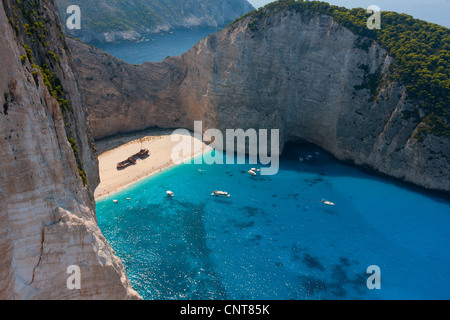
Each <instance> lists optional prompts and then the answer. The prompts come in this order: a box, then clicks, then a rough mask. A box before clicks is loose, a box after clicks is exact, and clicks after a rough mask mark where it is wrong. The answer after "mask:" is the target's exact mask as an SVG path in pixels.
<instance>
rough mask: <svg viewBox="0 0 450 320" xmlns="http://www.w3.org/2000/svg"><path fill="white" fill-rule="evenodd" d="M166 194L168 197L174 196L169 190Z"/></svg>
mask: <svg viewBox="0 0 450 320" xmlns="http://www.w3.org/2000/svg"><path fill="white" fill-rule="evenodd" d="M166 194H167V195H168V196H169V197H173V196H175V194H174V193H173V192H172V191H170V190H168V191H167V192H166Z"/></svg>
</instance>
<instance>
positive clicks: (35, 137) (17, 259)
mask: <svg viewBox="0 0 450 320" xmlns="http://www.w3.org/2000/svg"><path fill="white" fill-rule="evenodd" d="M0 33H1V36H0V91H1V96H0V106H1V108H0V150H1V161H0V257H1V260H0V299H133V298H139V296H138V294H137V293H136V292H134V291H133V290H132V289H131V285H130V282H129V280H128V278H127V276H126V274H125V270H124V268H123V265H122V263H121V261H120V260H119V259H118V258H117V257H116V256H115V255H114V252H113V250H112V248H111V247H110V245H109V244H108V242H107V240H106V239H105V238H104V237H103V235H102V233H101V231H100V230H99V228H98V226H97V220H96V216H95V202H94V199H93V190H94V189H95V187H96V186H97V185H98V181H99V178H98V164H97V160H96V155H95V149H94V144H93V140H92V138H91V131H90V127H89V124H88V122H87V121H86V116H85V111H84V110H83V98H82V96H81V94H80V92H79V89H78V84H77V80H76V77H75V74H74V72H73V69H72V62H71V58H70V52H69V51H68V47H67V44H66V43H65V39H64V36H63V34H62V32H61V29H60V27H59V16H58V14H57V10H56V8H55V7H54V5H53V1H39V2H38V1H36V2H32V1H27V2H24V1H22V2H19V1H13V0H2V2H1V3H0ZM71 265H76V266H78V267H79V268H80V271H81V289H80V290H69V289H68V287H67V279H68V278H69V276H70V274H67V273H66V272H67V269H68V267H69V266H71Z"/></svg>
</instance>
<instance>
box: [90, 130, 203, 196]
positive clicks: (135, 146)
mask: <svg viewBox="0 0 450 320" xmlns="http://www.w3.org/2000/svg"><path fill="white" fill-rule="evenodd" d="M172 132H173V130H161V129H148V130H144V131H139V132H134V133H127V134H121V135H116V136H113V137H110V138H106V139H102V140H99V141H96V146H97V151H98V154H99V156H98V161H99V169H100V185H99V186H98V187H97V189H96V190H95V193H94V196H95V199H100V198H102V197H105V196H108V195H111V194H113V193H115V192H117V191H120V190H122V189H124V188H126V187H128V186H130V185H131V184H133V183H136V182H137V181H139V180H141V179H143V178H146V177H148V176H150V175H152V174H155V173H157V172H160V171H162V170H164V169H166V168H169V167H171V166H174V165H177V164H179V163H181V162H182V161H181V160H183V159H190V158H192V157H194V156H197V155H199V154H201V153H202V152H205V151H208V150H211V148H210V147H209V146H208V145H207V144H206V143H204V142H202V141H200V140H197V139H195V138H194V137H188V138H186V140H184V141H186V142H188V141H190V144H191V147H192V148H191V150H192V151H191V152H190V154H189V155H188V154H185V155H184V156H183V157H180V159H181V160H180V161H177V162H176V163H174V162H173V161H172V150H173V149H174V147H175V146H177V145H179V143H180V142H179V141H175V142H174V141H172V139H171V138H172ZM141 149H148V150H149V151H150V156H149V157H148V158H146V159H138V160H137V162H136V164H135V165H132V166H130V167H128V168H126V169H123V170H117V163H119V162H121V161H124V160H126V159H127V158H128V157H131V156H132V155H134V154H135V153H137V152H139V150H141Z"/></svg>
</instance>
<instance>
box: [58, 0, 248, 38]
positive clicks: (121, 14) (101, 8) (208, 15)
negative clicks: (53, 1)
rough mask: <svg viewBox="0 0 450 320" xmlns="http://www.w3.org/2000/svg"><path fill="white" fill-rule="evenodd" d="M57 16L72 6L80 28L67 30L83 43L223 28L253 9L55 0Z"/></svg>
mask: <svg viewBox="0 0 450 320" xmlns="http://www.w3.org/2000/svg"><path fill="white" fill-rule="evenodd" d="M57 3H58V6H59V7H60V11H61V16H62V17H69V14H66V10H67V8H68V7H69V6H70V5H73V4H76V5H78V6H79V7H80V9H81V14H82V29H81V30H67V32H68V33H69V34H71V35H72V36H74V37H76V38H79V39H81V40H83V41H85V42H114V41H121V40H138V39H140V38H141V37H142V36H143V35H145V34H151V33H158V32H162V31H169V30H173V29H180V28H195V27H218V26H224V25H226V24H228V23H229V22H231V21H232V20H234V19H235V18H237V17H240V16H242V15H243V14H245V13H247V12H248V11H250V10H252V9H253V7H252V5H251V4H250V3H248V2H247V0H170V1H165V0H130V1H119V0H108V1H105V0H99V1H95V2H93V1H89V0H79V1H77V3H73V1H71V0H57Z"/></svg>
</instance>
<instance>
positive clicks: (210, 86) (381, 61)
mask: <svg viewBox="0 0 450 320" xmlns="http://www.w3.org/2000/svg"><path fill="white" fill-rule="evenodd" d="M250 29H251V27H249V18H246V19H242V20H241V21H240V22H238V23H235V24H233V25H232V26H230V27H228V28H226V29H224V30H222V31H219V32H217V33H215V34H214V35H212V36H210V37H208V38H206V39H203V40H201V41H200V42H199V43H198V44H197V45H195V46H194V47H193V48H192V49H191V50H190V51H189V52H187V53H186V54H184V55H182V56H181V57H172V58H168V59H166V60H164V61H163V62H161V63H145V64H143V65H141V66H131V65H128V64H126V63H124V62H122V61H120V60H118V59H115V58H113V57H112V56H110V55H108V54H106V53H104V52H102V51H101V50H99V49H96V48H92V47H87V46H85V45H83V44H81V43H80V42H76V41H70V46H71V47H72V48H73V51H74V56H75V65H76V68H77V69H78V71H79V73H80V79H81V80H80V85H81V87H82V88H83V90H84V91H86V93H87V94H86V99H87V106H88V113H89V118H90V121H91V124H92V128H93V132H94V137H95V138H96V139H97V138H101V137H104V136H107V135H111V134H114V133H117V132H126V131H133V130H137V129H143V128H145V127H149V126H160V127H164V128H168V127H173V128H177V127H185V128H188V129H193V122H194V120H202V121H203V123H204V127H203V129H204V130H206V129H208V128H218V129H222V130H223V129H227V128H232V129H237V128H242V129H248V128H254V129H261V128H262V129H265V128H267V129H279V130H280V133H281V140H282V141H281V145H283V143H284V142H286V141H288V140H291V139H301V140H305V141H308V142H311V143H314V144H316V145H318V146H320V147H322V148H323V149H325V150H327V151H329V152H331V153H332V154H333V155H335V156H336V157H337V158H338V159H341V160H347V161H351V162H354V163H355V164H358V165H361V166H367V167H370V168H373V169H374V170H376V171H378V172H380V173H383V174H386V175H389V176H392V177H395V178H399V179H401V180H405V181H408V182H412V183H415V184H417V185H420V186H423V187H426V188H429V189H434V190H442V191H450V168H449V166H448V162H449V159H450V141H449V139H448V138H445V137H437V136H433V135H428V136H427V137H426V138H425V139H424V140H423V141H421V142H419V141H418V140H417V139H414V138H413V136H414V133H415V131H416V130H417V126H418V123H416V122H414V119H409V120H406V117H404V116H403V112H405V111H411V110H413V109H415V110H417V109H420V106H419V107H418V106H417V105H416V104H415V103H414V102H412V100H410V99H409V98H408V94H407V92H406V89H405V87H404V86H402V85H401V84H400V83H397V82H392V81H382V83H383V85H382V86H380V87H378V83H379V81H378V78H379V79H381V80H386V79H387V75H388V74H389V66H390V65H391V64H392V63H393V60H392V58H391V57H390V56H389V55H388V54H387V52H386V51H385V50H384V49H383V48H381V47H380V46H379V45H377V44H376V43H372V42H371V41H369V40H368V39H365V38H362V37H360V36H357V35H355V34H353V33H352V32H351V31H349V30H348V29H346V28H344V27H342V26H340V25H339V24H338V23H337V22H335V21H334V20H333V18H331V17H329V16H325V15H309V14H306V13H297V12H295V11H281V12H279V13H277V14H272V15H270V16H269V17H268V18H266V19H265V20H264V22H263V25H260V26H259V27H258V29H259V30H258V31H252V30H250ZM373 79H376V82H375V83H376V85H375V87H374V86H373Z"/></svg>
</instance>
